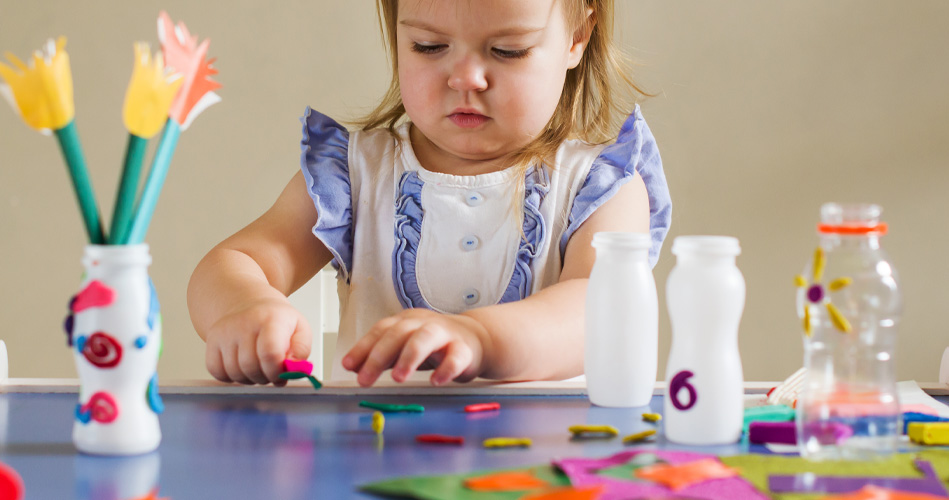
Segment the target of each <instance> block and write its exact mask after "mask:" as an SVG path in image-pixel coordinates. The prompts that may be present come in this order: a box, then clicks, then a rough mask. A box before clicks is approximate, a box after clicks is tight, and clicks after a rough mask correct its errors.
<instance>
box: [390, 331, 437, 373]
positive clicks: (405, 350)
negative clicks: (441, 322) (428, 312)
mask: <svg viewBox="0 0 949 500" xmlns="http://www.w3.org/2000/svg"><path fill="white" fill-rule="evenodd" d="M447 342H448V336H447V335H445V330H444V329H442V328H440V327H438V326H436V325H432V324H427V325H424V326H422V327H421V328H419V329H417V330H415V331H414V332H412V333H411V334H410V335H409V338H408V340H406V342H405V346H403V347H402V352H401V353H400V354H399V359H398V360H397V361H396V363H395V366H393V367H392V379H393V380H395V381H396V382H404V381H405V380H406V379H407V378H409V376H410V375H412V372H414V371H415V370H418V367H419V365H421V364H422V362H424V361H425V360H426V359H428V357H429V356H430V355H431V354H432V353H433V352H435V351H437V350H439V349H441V348H442V347H444V346H445V344H446V343H447Z"/></svg>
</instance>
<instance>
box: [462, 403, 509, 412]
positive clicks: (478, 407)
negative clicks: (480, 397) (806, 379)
mask: <svg viewBox="0 0 949 500" xmlns="http://www.w3.org/2000/svg"><path fill="white" fill-rule="evenodd" d="M500 409H501V403H497V402H491V403H475V404H470V405H467V406H465V412H467V413H477V412H482V411H495V410H500Z"/></svg>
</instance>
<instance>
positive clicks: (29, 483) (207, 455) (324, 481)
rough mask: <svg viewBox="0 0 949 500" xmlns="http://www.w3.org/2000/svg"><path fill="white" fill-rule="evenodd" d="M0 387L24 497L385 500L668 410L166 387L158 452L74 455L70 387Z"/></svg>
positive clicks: (517, 397)
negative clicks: (475, 409)
mask: <svg viewBox="0 0 949 500" xmlns="http://www.w3.org/2000/svg"><path fill="white" fill-rule="evenodd" d="M294 382H298V381H294ZM763 386H766V385H763ZM750 390H751V392H760V390H761V388H760V387H758V388H754V387H752V388H751V389H750ZM0 391H2V392H0V444H2V445H0V462H4V463H6V464H8V465H10V466H11V467H13V468H14V469H15V470H17V471H18V472H19V473H20V474H21V475H22V477H23V480H24V483H25V485H26V498H27V499H28V500H45V499H57V500H58V499H68V498H75V499H83V500H85V499H90V500H106V499H108V500H112V499H120V498H121V499H127V500H131V499H132V498H140V497H142V496H144V495H146V494H147V493H148V492H149V491H150V490H151V489H152V488H154V487H155V486H159V488H160V494H159V497H160V498H161V497H167V498H170V499H172V500H183V499H218V498H221V499H284V500H288V499H297V498H299V499H303V498H307V499H311V498H376V497H372V496H369V495H366V494H363V493H361V492H359V491H358V490H357V488H358V486H359V485H361V484H365V483H367V482H371V481H376V480H381V479H387V478H391V477H394V476H399V475H421V474H426V475H427V474H448V473H458V472H466V471H474V470H481V469H493V468H506V467H520V466H526V465H534V464H542V463H549V461H550V460H551V459H552V458H554V457H600V456H607V455H610V454H613V453H616V452H618V451H622V450H624V449H629V446H628V445H623V444H622V443H621V441H620V440H619V439H611V440H584V441H575V440H571V439H570V434H569V432H568V431H567V428H568V427H569V426H571V425H575V424H609V425H613V426H615V427H616V428H617V429H619V431H620V433H621V435H627V434H631V433H634V432H638V431H641V430H645V429H648V428H651V427H653V424H650V423H648V422H644V421H642V418H641V414H642V413H643V412H644V411H651V412H655V413H661V411H662V398H661V396H660V395H656V396H654V397H653V399H652V402H651V404H650V407H649V409H645V408H622V409H612V408H599V407H594V406H592V405H590V403H589V401H588V400H587V399H586V397H585V396H584V395H583V389H582V384H580V385H570V384H566V385H556V384H540V383H537V384H508V385H502V386H498V385H495V384H481V385H478V384H474V385H469V386H461V387H446V388H431V387H425V388H421V387H416V386H392V385H389V386H383V387H378V388H370V389H361V388H356V387H352V386H339V387H334V386H329V387H327V388H324V390H323V391H321V392H320V393H317V392H314V391H313V390H312V389H311V388H309V387H308V385H306V386H305V385H303V384H302V383H300V384H295V385H293V386H289V387H285V388H275V387H237V386H226V385H223V384H216V383H210V382H207V383H197V384H178V385H174V386H163V387H162V391H161V392H162V395H163V399H164V402H165V406H166V409H165V412H164V413H163V414H162V416H161V427H162V433H163V439H162V443H161V446H160V447H159V449H158V450H157V451H156V452H153V453H150V454H147V455H142V456H137V457H128V458H115V457H96V456H88V455H83V454H79V453H77V452H76V451H75V448H74V447H73V445H72V441H71V430H72V425H73V409H74V407H75V405H76V402H77V395H76V385H75V382H74V381H66V382H63V381H53V382H49V381H39V382H36V381H34V382H31V383H20V384H18V383H8V384H6V385H5V386H3V385H0ZM657 394H661V392H660V390H657ZM938 399H940V400H941V401H944V402H945V401H946V400H947V398H946V397H945V396H939V397H938ZM361 400H371V401H373V402H382V403H406V402H411V403H418V404H421V405H423V406H424V407H425V412H424V413H421V414H410V413H401V414H387V415H386V424H385V432H384V434H383V436H382V437H381V438H380V437H379V436H377V435H376V434H375V433H374V432H373V431H372V429H371V415H372V411H371V410H369V409H366V408H361V407H359V406H358V403H359V402H360V401H361ZM488 401H497V402H499V403H500V404H501V410H500V411H498V412H490V413H471V414H469V413H465V412H464V410H463V408H464V406H465V405H467V404H471V403H479V402H488ZM423 433H441V434H452V435H460V436H464V437H465V440H466V442H465V444H464V445H463V446H460V447H458V446H437V445H422V444H418V443H416V442H415V436H416V435H417V434H423ZM496 436H525V437H530V438H532V440H533V446H531V447H530V448H526V449H500V450H490V449H485V448H483V447H482V446H481V442H482V440H483V439H485V438H488V437H496ZM638 446H643V447H645V448H646V449H648V448H659V449H664V450H691V451H702V452H705V453H714V454H719V455H731V454H738V453H748V452H760V453H767V451H766V449H765V448H763V447H761V446H758V445H751V446H749V445H747V444H734V445H729V446H715V447H701V448H696V447H684V446H678V445H675V444H672V443H667V442H665V441H664V440H663V439H662V438H661V436H660V438H659V440H658V441H657V442H655V443H653V444H645V445H638Z"/></svg>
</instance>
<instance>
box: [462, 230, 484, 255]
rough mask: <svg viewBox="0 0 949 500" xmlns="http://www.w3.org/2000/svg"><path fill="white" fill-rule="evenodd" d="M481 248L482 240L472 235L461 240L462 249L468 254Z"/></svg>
mask: <svg viewBox="0 0 949 500" xmlns="http://www.w3.org/2000/svg"><path fill="white" fill-rule="evenodd" d="M479 246H481V240H479V239H478V237H477V236H475V235H473V234H470V235H468V236H465V237H464V238H462V239H461V248H462V249H464V250H465V251H466V252H470V251H472V250H477V249H478V247H479Z"/></svg>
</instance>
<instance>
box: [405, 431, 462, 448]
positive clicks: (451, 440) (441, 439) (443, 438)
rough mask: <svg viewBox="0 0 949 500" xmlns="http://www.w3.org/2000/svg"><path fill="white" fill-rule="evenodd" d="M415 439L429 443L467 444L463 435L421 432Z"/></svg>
mask: <svg viewBox="0 0 949 500" xmlns="http://www.w3.org/2000/svg"><path fill="white" fill-rule="evenodd" d="M415 441H416V442H419V443H428V444H454V445H459V446H461V445H463V444H465V438H464V437H462V436H448V435H445V434H419V435H418V436H415Z"/></svg>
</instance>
